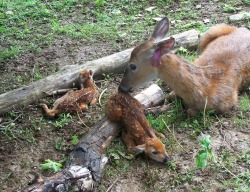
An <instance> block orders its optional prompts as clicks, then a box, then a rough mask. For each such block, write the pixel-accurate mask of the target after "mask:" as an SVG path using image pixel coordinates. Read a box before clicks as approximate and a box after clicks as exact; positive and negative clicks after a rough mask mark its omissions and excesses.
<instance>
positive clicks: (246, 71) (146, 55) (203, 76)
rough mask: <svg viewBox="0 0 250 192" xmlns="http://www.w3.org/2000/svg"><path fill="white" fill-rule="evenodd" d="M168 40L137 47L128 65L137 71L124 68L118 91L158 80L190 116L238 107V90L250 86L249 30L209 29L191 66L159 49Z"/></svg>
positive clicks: (229, 27)
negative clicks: (156, 59) (157, 55)
mask: <svg viewBox="0 0 250 192" xmlns="http://www.w3.org/2000/svg"><path fill="white" fill-rule="evenodd" d="M166 21H167V19H165V23H163V22H160V23H159V24H158V25H157V26H156V28H155V31H157V29H158V28H159V26H161V25H166V23H167V22H166ZM166 32H167V31H165V33H166ZM171 41H172V42H173V40H171V39H170V40H167V41H163V42H159V43H155V42H154V41H152V38H150V39H149V40H148V41H147V42H148V43H146V44H147V47H149V48H148V49H146V50H145V49H144V50H143V51H141V50H140V47H141V45H139V46H138V47H136V48H135V49H134V51H133V57H132V56H131V58H130V62H129V63H133V64H136V66H137V68H136V70H134V71H132V70H131V69H129V67H128V68H127V69H126V72H125V74H124V77H123V79H122V81H121V84H120V87H119V88H120V90H122V91H124V92H127V91H131V90H133V89H134V88H136V87H138V86H140V85H141V84H143V83H144V82H146V81H148V80H151V79H153V78H155V77H159V78H161V79H162V80H164V81H165V82H166V83H167V84H168V85H169V87H170V88H171V89H172V90H173V91H174V92H175V94H176V95H178V96H179V97H181V98H182V99H183V100H184V102H185V104H186V105H187V106H188V112H190V111H191V113H190V115H194V114H196V112H198V111H200V110H204V108H205V107H206V109H207V110H209V109H213V110H215V111H216V112H217V113H225V112H227V111H229V110H230V109H231V108H232V107H233V106H235V105H236V104H237V100H238V91H239V90H242V89H244V88H246V87H248V86H249V85H250V32H249V30H247V29H246V28H236V27H233V26H229V25H217V26H214V27H212V28H210V29H209V30H208V31H207V32H206V33H205V34H204V35H203V37H202V38H201V41H200V43H199V48H200V53H201V54H200V56H199V57H198V58H197V59H196V60H195V61H194V62H193V63H192V64H191V63H189V62H187V61H185V60H183V59H182V58H180V57H179V56H177V55H175V54H173V53H171V52H170V50H171V49H166V48H165V49H163V48H162V47H164V46H165V45H171V44H170V43H172V42H171ZM149 43H150V44H151V45H149ZM144 44H145V43H144ZM159 49H160V50H161V53H163V54H162V56H161V57H160V59H159V63H158V65H157V67H155V66H152V61H151V60H150V59H151V57H152V55H153V54H154V53H156V51H157V50H159ZM171 95H173V94H171Z"/></svg>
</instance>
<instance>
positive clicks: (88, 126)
mask: <svg viewBox="0 0 250 192" xmlns="http://www.w3.org/2000/svg"><path fill="white" fill-rule="evenodd" d="M77 116H78V118H79V120H80V121H81V123H82V124H83V125H84V126H85V127H87V128H88V130H90V127H89V126H88V125H86V124H85V123H84V121H83V120H82V119H81V117H80V115H79V113H78V112H77Z"/></svg>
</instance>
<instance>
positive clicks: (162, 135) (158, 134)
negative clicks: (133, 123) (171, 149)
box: [153, 129, 166, 139]
mask: <svg viewBox="0 0 250 192" xmlns="http://www.w3.org/2000/svg"><path fill="white" fill-rule="evenodd" d="M153 130H154V129H153ZM154 133H155V135H156V136H157V137H160V138H162V139H166V137H165V135H164V134H162V133H160V132H158V131H156V130H154Z"/></svg>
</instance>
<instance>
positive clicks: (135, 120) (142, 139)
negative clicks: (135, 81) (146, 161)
mask: <svg viewBox="0 0 250 192" xmlns="http://www.w3.org/2000/svg"><path fill="white" fill-rule="evenodd" d="M105 113H106V115H107V116H108V117H109V118H110V119H111V120H112V121H120V122H122V124H123V126H124V128H125V129H124V131H123V134H122V137H123V141H124V143H125V144H126V146H127V148H128V151H129V152H131V153H141V152H145V154H146V155H147V156H148V157H150V158H151V159H154V160H156V161H158V162H162V163H166V162H167V161H168V160H169V157H168V154H167V152H166V149H165V146H164V144H163V143H162V142H161V141H160V139H158V138H157V137H156V136H158V137H161V138H165V136H164V135H163V134H162V133H158V132H157V131H155V130H154V129H152V128H151V126H150V125H149V123H148V121H147V119H146V117H145V115H144V109H143V107H142V105H141V104H140V103H139V101H137V100H136V99H135V98H133V97H132V96H130V95H129V94H125V93H118V94H115V95H112V96H111V97H110V98H109V100H108V102H107V104H106V107H105Z"/></svg>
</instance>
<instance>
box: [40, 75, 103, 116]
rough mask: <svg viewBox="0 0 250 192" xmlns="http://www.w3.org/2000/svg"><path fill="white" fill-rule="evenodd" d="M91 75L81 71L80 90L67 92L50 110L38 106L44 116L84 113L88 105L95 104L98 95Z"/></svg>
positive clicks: (46, 107) (44, 105)
mask: <svg viewBox="0 0 250 192" xmlns="http://www.w3.org/2000/svg"><path fill="white" fill-rule="evenodd" d="M92 75H93V72H92V71H91V70H89V71H88V70H83V71H82V72H80V74H79V81H80V84H81V89H80V90H76V91H73V90H72V91H69V92H67V93H66V94H65V95H64V96H62V97H60V98H59V99H57V100H56V101H55V103H54V106H53V108H52V109H49V108H48V106H47V105H46V104H40V105H41V106H42V107H43V109H44V111H45V113H46V115H47V116H49V117H54V116H55V115H59V114H61V113H67V112H68V113H74V112H77V111H84V110H86V109H87V108H88V104H90V105H94V104H96V102H97V99H98V95H99V94H98V91H97V90H96V89H95V84H94V82H93V79H92Z"/></svg>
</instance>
